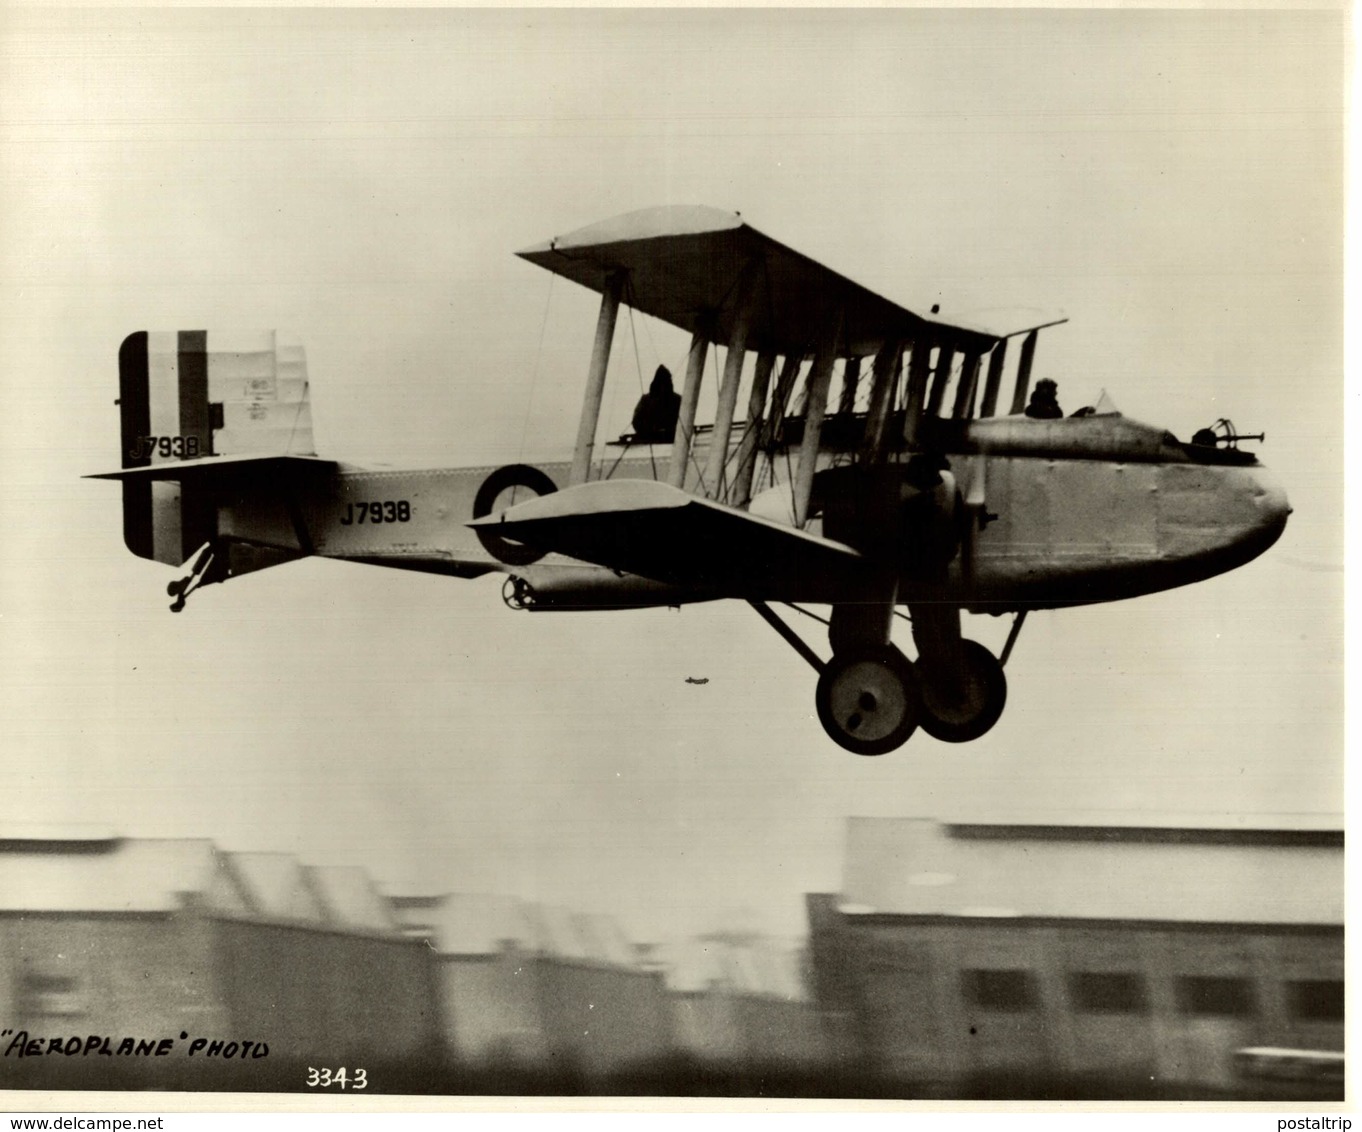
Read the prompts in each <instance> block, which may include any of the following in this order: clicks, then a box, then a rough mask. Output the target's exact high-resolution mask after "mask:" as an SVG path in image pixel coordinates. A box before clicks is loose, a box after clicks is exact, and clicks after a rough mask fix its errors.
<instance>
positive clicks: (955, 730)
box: [921, 640, 1007, 743]
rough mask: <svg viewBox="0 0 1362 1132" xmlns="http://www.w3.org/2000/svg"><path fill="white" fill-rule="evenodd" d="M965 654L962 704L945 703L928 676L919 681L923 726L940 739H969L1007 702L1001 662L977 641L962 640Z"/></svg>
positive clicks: (998, 714) (984, 729)
mask: <svg viewBox="0 0 1362 1132" xmlns="http://www.w3.org/2000/svg"><path fill="white" fill-rule="evenodd" d="M960 644H961V648H962V650H963V652H964V658H965V683H966V697H965V703H964V704H948V703H946V702H945V701H944V700H943V699H942V698H941V697H940V696H938V695H937V694H936V692H935V690H934V689H933V687H932V683H931V681H930V680H923V681H922V719H921V723H922V730H923V731H925V732H927V734H928V735H930V736H931V737H932V738H933V739H939V740H941V742H943V743H968V742H970V741H971V740H973V739H978V738H979V737H980V736H981V735H985V734H987V732H988V731H989V730H990V729H991V728H992V727H993V725H994V724H995V723H997V722H998V720H999V718H1001V716H1002V714H1003V708H1004V707H1006V706H1007V677H1006V676H1004V675H1003V666H1002V665H1001V664H999V663H998V658H997V657H995V656H994V655H993V654H992V653H991V652H989V651H988V649H986V648H984V646H983V645H981V644H980V643H979V642H978V641H969V640H965V641H961V642H960Z"/></svg>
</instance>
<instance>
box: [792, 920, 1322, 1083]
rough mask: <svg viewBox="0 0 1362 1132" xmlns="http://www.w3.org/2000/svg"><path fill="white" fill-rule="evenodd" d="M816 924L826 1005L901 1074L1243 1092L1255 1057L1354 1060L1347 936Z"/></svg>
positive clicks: (880, 1062) (1044, 925)
mask: <svg viewBox="0 0 1362 1132" xmlns="http://www.w3.org/2000/svg"><path fill="white" fill-rule="evenodd" d="M810 911H811V916H810V920H811V923H812V925H813V932H814V940H813V953H814V963H815V977H816V983H817V985H818V988H819V996H820V1004H821V1005H823V1006H824V1007H825V1008H826V1009H827V1010H829V1011H831V1012H834V1013H837V1012H840V1013H841V1014H843V1015H845V1016H847V1017H848V1019H849V1026H848V1027H847V1032H848V1033H849V1035H850V1040H851V1041H852V1042H853V1043H854V1044H855V1047H856V1048H855V1049H854V1050H853V1051H851V1052H852V1053H853V1055H854V1056H856V1057H858V1058H860V1059H862V1060H863V1061H864V1062H866V1063H868V1064H871V1065H874V1066H875V1067H876V1068H877V1069H878V1070H879V1071H881V1072H884V1073H888V1074H891V1075H894V1076H900V1077H905V1078H910V1079H914V1080H920V1081H939V1080H951V1079H960V1078H962V1077H965V1076H967V1075H969V1074H971V1073H979V1072H989V1073H992V1072H999V1071H1002V1072H1016V1073H1021V1074H1033V1075H1041V1074H1050V1073H1060V1074H1071V1075H1072V1074H1083V1075H1095V1074H1100V1075H1103V1076H1106V1077H1110V1078H1117V1079H1130V1080H1142V1081H1147V1080H1150V1079H1153V1080H1155V1081H1159V1082H1164V1083H1170V1082H1179V1083H1192V1084H1197V1085H1204V1086H1215V1087H1228V1086H1231V1085H1233V1084H1234V1082H1235V1075H1234V1067H1233V1064H1232V1055H1233V1053H1234V1051H1235V1050H1237V1049H1240V1048H1243V1047H1245V1046H1254V1045H1278V1046H1291V1047H1298V1048H1309V1049H1331V1050H1341V1049H1342V1048H1343V1046H1342V1043H1343V1021H1342V1017H1341V1014H1339V1015H1337V1016H1332V1017H1331V1016H1329V1015H1330V1014H1331V1013H1332V1011H1333V1008H1334V1006H1336V1005H1337V1004H1338V1003H1339V1002H1340V1001H1341V991H1340V988H1341V982H1342V978H1343V932H1342V929H1341V928H1327V927H1320V928H1315V929H1297V928H1290V927H1277V926H1270V925H1267V926H1264V925H1238V926H1236V925H1225V926H1222V925H1207V924H1202V925H1157V924H1152V925H1151V924H1126V925H1121V924H1113V923H1111V922H1090V921H1071V922H1061V921H1015V920H1005V921H1004V920H992V919H988V918H983V917H981V918H977V919H976V918H971V919H957V918H949V919H948V918H936V917H903V916H900V917H890V916H867V917H855V916H852V917H847V916H844V915H842V914H841V913H838V912H836V911H835V910H834V909H832V907H831V905H830V903H824V904H822V905H821V906H820V905H818V904H817V903H816V902H815V903H813V904H811V909H810ZM1311 1015H1313V1016H1311Z"/></svg>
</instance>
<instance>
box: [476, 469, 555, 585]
mask: <svg viewBox="0 0 1362 1132" xmlns="http://www.w3.org/2000/svg"><path fill="white" fill-rule="evenodd" d="M513 487H524V488H529V490H531V491H533V492H534V493H535V495H552V494H553V493H554V492H555V491H557V490H558V485H557V484H556V483H554V482H553V480H551V479H549V477H548V476H547V475H546V474H545V473H543V472H541V471H540V470H539V469H538V468H532V467H531V466H530V465H529V464H507V465H506V466H505V467H504V468H498V469H497V470H496V471H495V472H493V473H492V474H491V475H490V476H488V477H487V478H486V479H485V480H483V481H482V486H481V487H480V488H478V494H477V495H476V496H474V497H473V518H475V519H481V518H484V517H485V516H487V515H490V514H491V513H492V508H493V507H494V506H495V505H496V501H497V497H498V496H500V495H501V494H502V492H505V491H509V490H510V489H511V488H513ZM473 533H474V534H476V535H477V536H478V541H479V542H480V543H482V547H483V549H484V550H485V551H487V553H488V554H490V555H491V556H492V557H493V558H495V559H496V560H497V561H498V562H503V563H505V564H506V565H507V566H528V565H529V564H530V563H531V562H538V561H539V560H540V559H541V558H543V557H544V553H545V552H544V551H542V550H539V549H537V548H535V547H532V546H526V545H525V544H524V543H523V542H515V541H513V540H511V539H508V538H505V537H503V536H502V535H499V534H496V533H495V532H494V531H490V530H488V529H487V528H486V527H480V528H477V529H476V530H475V531H474V532H473Z"/></svg>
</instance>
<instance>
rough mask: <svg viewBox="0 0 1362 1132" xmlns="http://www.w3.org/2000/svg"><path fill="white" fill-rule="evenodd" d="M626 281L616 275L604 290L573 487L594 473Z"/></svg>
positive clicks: (575, 453) (574, 459) (574, 460)
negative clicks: (612, 346)
mask: <svg viewBox="0 0 1362 1132" xmlns="http://www.w3.org/2000/svg"><path fill="white" fill-rule="evenodd" d="M624 279H625V275H624V272H622V271H616V272H613V273H611V275H609V276H608V277H607V279H606V281H605V286H604V287H603V288H602V289H601V313H600V315H599V316H598V317H597V319H596V341H595V343H594V344H593V345H592V347H591V368H590V369H589V370H588V371H587V377H586V397H585V398H584V399H583V400H582V418H581V420H580V421H579V422H578V424H577V447H576V448H575V449H573V452H572V474H571V476H570V477H569V478H568V483H569V484H570V485H571V484H579V483H586V481H587V477H588V476H589V474H590V472H591V450H592V448H593V447H595V444H596V425H597V424H598V423H599V421H600V416H601V395H602V394H603V393H604V392H605V371H606V367H607V366H608V365H609V363H610V343H611V342H612V341H613V340H614V337H615V316H616V315H617V314H619V309H620V293H621V292H622V291H623V290H624Z"/></svg>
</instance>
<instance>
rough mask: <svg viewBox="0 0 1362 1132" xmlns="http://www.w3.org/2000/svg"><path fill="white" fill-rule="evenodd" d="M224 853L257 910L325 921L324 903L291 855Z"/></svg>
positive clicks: (314, 922)
mask: <svg viewBox="0 0 1362 1132" xmlns="http://www.w3.org/2000/svg"><path fill="white" fill-rule="evenodd" d="M228 856H229V857H230V858H231V860H232V863H233V864H234V865H235V866H236V868H237V871H238V872H239V873H240V874H241V877H242V879H243V880H244V881H245V883H246V886H247V889H248V890H249V891H250V894H251V899H252V900H253V902H254V903H255V907H256V911H257V912H259V913H261V914H263V915H266V916H275V917H278V918H279V919H285V920H303V921H306V922H307V923H312V924H325V923H326V922H327V910H326V906H325V905H324V904H323V903H322V902H321V900H320V899H319V898H318V895H317V892H316V890H315V889H314V887H313V885H312V884H311V882H310V880H309V878H308V876H307V874H306V873H305V872H304V871H303V867H302V865H300V864H299V863H298V859H297V858H296V857H294V856H293V854H291V853H230V854H228Z"/></svg>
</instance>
